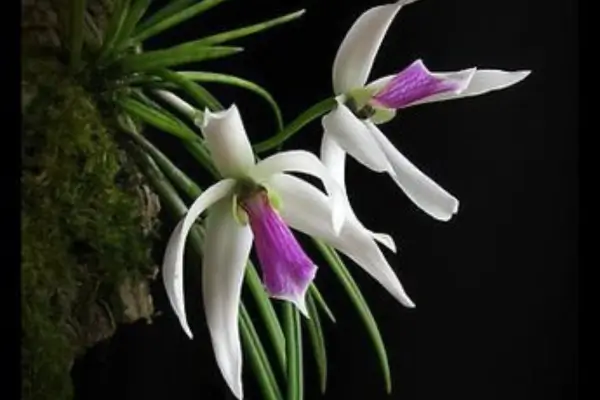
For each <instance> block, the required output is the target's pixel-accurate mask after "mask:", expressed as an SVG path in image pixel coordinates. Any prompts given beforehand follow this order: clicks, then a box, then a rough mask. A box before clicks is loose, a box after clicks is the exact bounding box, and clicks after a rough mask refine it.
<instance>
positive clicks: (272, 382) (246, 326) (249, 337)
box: [240, 304, 283, 400]
mask: <svg viewBox="0 0 600 400" xmlns="http://www.w3.org/2000/svg"><path fill="white" fill-rule="evenodd" d="M240 327H241V328H242V329H241V333H242V341H243V344H244V348H245V349H247V350H248V353H249V355H250V362H251V364H252V367H253V368H254V373H255V374H256V377H257V378H258V383H259V386H260V388H261V391H262V394H263V396H264V397H265V399H268V400H283V396H282V395H281V390H280V389H279V385H278V384H277V380H276V379H275V375H274V374H273V369H272V368H271V364H270V363H269V359H268V358H267V354H266V353H265V349H264V347H263V345H262V343H261V341H260V338H259V337H258V334H257V333H256V329H255V328H254V324H253V323H252V319H251V318H250V315H248V312H247V311H246V307H244V304H240Z"/></svg>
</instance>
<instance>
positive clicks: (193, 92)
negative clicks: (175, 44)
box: [154, 69, 223, 111]
mask: <svg viewBox="0 0 600 400" xmlns="http://www.w3.org/2000/svg"><path fill="white" fill-rule="evenodd" d="M154 75H156V76H158V77H160V78H162V79H164V80H166V81H169V82H172V83H174V84H176V85H177V86H178V87H180V88H181V89H183V90H184V91H185V92H186V93H187V94H189V95H190V96H191V97H192V98H193V99H194V100H195V101H196V102H197V103H198V104H199V105H200V106H203V107H208V108H209V109H210V110H211V111H217V110H222V109H223V106H222V105H221V103H220V102H219V100H217V99H216V98H215V97H214V96H213V95H212V94H211V93H210V92H209V91H208V90H206V89H205V88H203V87H202V86H200V85H198V84H197V83H196V82H194V81H193V80H190V79H188V78H186V77H185V76H183V75H181V74H178V73H177V72H173V71H169V70H166V69H163V70H157V71H155V72H154Z"/></svg>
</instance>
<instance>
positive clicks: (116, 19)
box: [98, 0, 131, 64]
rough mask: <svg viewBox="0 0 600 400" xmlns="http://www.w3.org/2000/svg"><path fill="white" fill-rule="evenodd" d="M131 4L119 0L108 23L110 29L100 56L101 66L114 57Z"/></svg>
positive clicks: (126, 0) (129, 0) (105, 36)
mask: <svg viewBox="0 0 600 400" xmlns="http://www.w3.org/2000/svg"><path fill="white" fill-rule="evenodd" d="M130 3H131V0H117V4H116V5H115V9H114V11H113V13H112V15H111V16H110V19H109V21H108V27H107V29H106V34H105V35H104V40H103V43H102V48H101V49H100V55H99V56H98V63H99V64H102V62H103V61H105V60H106V59H108V58H110V56H111V55H112V51H113V50H114V45H115V43H116V41H117V39H118V37H119V33H120V32H121V29H123V25H124V24H125V20H126V19H127V16H128V15H129V6H130Z"/></svg>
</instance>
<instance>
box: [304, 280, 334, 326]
mask: <svg viewBox="0 0 600 400" xmlns="http://www.w3.org/2000/svg"><path fill="white" fill-rule="evenodd" d="M308 291H309V293H310V296H311V298H312V299H313V300H314V301H315V302H316V304H318V305H319V307H321V309H322V310H323V311H324V312H325V314H326V315H327V316H328V317H329V319H330V320H331V322H333V323H335V322H336V321H335V316H334V315H333V313H332V312H331V309H330V308H329V306H328V305H327V303H326V302H325V299H324V298H323V295H321V292H320V291H319V289H317V285H315V284H314V283H311V284H310V286H309V287H308Z"/></svg>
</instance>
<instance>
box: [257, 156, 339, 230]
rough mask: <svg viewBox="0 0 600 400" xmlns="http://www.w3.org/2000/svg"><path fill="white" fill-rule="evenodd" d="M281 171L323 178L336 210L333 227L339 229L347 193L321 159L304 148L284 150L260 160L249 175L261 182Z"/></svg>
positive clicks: (332, 218) (332, 219) (332, 216)
mask: <svg viewBox="0 0 600 400" xmlns="http://www.w3.org/2000/svg"><path fill="white" fill-rule="evenodd" d="M281 172H300V173H304V174H309V175H313V176H315V177H317V178H319V179H321V181H322V182H323V185H324V186H325V189H326V190H327V193H329V196H330V199H331V204H332V207H333V210H334V212H333V214H332V215H331V221H332V223H333V229H334V230H335V231H339V229H340V228H341V226H342V223H343V222H344V218H345V210H346V208H345V207H344V197H345V194H344V191H343V190H342V188H341V187H340V185H339V184H338V183H337V182H336V181H335V179H334V178H333V177H332V176H331V174H330V173H329V171H328V170H327V168H326V167H325V165H323V163H322V162H321V160H319V159H318V158H317V157H316V156H315V155H314V154H312V153H309V152H307V151H304V150H293V151H284V152H281V153H277V154H274V155H272V156H271V157H269V158H266V159H264V160H262V161H260V162H259V163H258V164H256V166H255V167H254V168H253V169H252V170H251V172H250V173H249V175H250V176H251V177H252V178H254V179H255V180H257V181H258V182H261V181H266V180H268V179H269V178H270V177H271V176H272V175H274V174H278V173H281Z"/></svg>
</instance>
